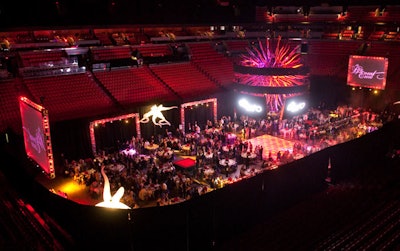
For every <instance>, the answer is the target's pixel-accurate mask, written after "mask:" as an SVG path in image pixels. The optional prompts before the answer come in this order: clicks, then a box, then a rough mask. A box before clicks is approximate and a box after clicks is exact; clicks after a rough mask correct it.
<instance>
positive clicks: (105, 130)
mask: <svg viewBox="0 0 400 251" xmlns="http://www.w3.org/2000/svg"><path fill="white" fill-rule="evenodd" d="M94 135H95V139H96V149H97V150H98V151H102V150H104V151H105V152H106V153H110V152H115V151H118V150H120V149H121V147H123V146H124V145H125V144H126V142H129V141H130V140H131V139H132V137H136V136H137V133H136V122H135V118H129V119H123V120H115V121H112V122H108V123H104V124H100V125H97V126H95V127H94Z"/></svg>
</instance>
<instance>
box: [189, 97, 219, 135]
mask: <svg viewBox="0 0 400 251" xmlns="http://www.w3.org/2000/svg"><path fill="white" fill-rule="evenodd" d="M184 114H185V131H186V132H189V131H190V130H191V129H192V128H189V125H191V126H193V125H194V124H195V123H197V125H198V126H200V128H201V129H202V130H204V129H205V126H206V124H207V120H211V122H213V123H214V113H213V105H212V104H211V103H209V104H208V105H207V104H203V105H197V106H192V107H187V108H185V113H184Z"/></svg>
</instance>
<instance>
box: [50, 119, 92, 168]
mask: <svg viewBox="0 0 400 251" xmlns="http://www.w3.org/2000/svg"><path fill="white" fill-rule="evenodd" d="M50 132H51V142H52V148H53V156H54V161H55V166H56V168H57V165H58V164H60V161H61V160H60V157H61V154H63V155H64V157H65V158H66V159H67V160H69V161H71V160H78V159H85V158H88V157H92V156H93V154H92V148H91V142H90V135H89V121H88V120H86V119H78V120H70V121H62V122H57V123H52V124H51V125H50Z"/></svg>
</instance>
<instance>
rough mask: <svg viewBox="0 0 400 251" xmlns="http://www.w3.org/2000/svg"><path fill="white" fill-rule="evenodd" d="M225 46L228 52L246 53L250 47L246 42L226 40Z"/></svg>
mask: <svg viewBox="0 0 400 251" xmlns="http://www.w3.org/2000/svg"><path fill="white" fill-rule="evenodd" d="M225 45H226V48H227V49H228V51H230V52H246V48H248V47H249V46H250V44H249V41H248V40H226V41H225Z"/></svg>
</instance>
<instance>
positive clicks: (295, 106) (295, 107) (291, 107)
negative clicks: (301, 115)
mask: <svg viewBox="0 0 400 251" xmlns="http://www.w3.org/2000/svg"><path fill="white" fill-rule="evenodd" d="M304 107H306V102H299V103H296V102H295V101H292V102H290V103H289V104H288V105H287V106H286V110H288V111H289V112H299V111H300V110H303V109H304Z"/></svg>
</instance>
